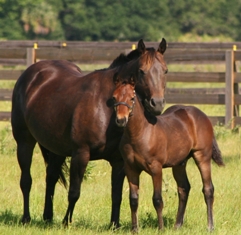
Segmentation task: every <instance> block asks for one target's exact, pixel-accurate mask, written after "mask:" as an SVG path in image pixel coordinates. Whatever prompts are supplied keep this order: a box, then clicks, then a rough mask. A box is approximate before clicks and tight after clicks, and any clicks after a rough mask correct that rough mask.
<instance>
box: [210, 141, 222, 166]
mask: <svg viewBox="0 0 241 235" xmlns="http://www.w3.org/2000/svg"><path fill="white" fill-rule="evenodd" d="M212 159H213V161H214V162H216V163H217V164H218V166H225V164H224V162H223V159H222V154H221V151H220V149H219V147H218V143H217V141H216V139H215V138H213V154H212Z"/></svg>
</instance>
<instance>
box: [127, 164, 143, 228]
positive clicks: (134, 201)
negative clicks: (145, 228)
mask: <svg viewBox="0 0 241 235" xmlns="http://www.w3.org/2000/svg"><path fill="white" fill-rule="evenodd" d="M125 173H126V176H127V179H128V182H129V188H130V193H129V200H130V208H131V221H132V229H131V230H132V232H134V233H135V232H138V218H137V209H138V198H139V176H140V172H139V171H135V170H133V169H132V167H130V166H129V165H127V164H125Z"/></svg>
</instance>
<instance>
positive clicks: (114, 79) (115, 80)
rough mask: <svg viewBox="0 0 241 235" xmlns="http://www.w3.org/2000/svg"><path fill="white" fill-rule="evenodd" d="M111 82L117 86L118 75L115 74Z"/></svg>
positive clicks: (118, 81)
mask: <svg viewBox="0 0 241 235" xmlns="http://www.w3.org/2000/svg"><path fill="white" fill-rule="evenodd" d="M113 82H114V83H115V85H117V84H118V83H120V79H119V77H118V73H115V74H114V76H113Z"/></svg>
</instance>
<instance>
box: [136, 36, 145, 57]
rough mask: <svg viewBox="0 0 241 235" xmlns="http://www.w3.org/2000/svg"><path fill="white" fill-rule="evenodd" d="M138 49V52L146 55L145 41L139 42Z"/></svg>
mask: <svg viewBox="0 0 241 235" xmlns="http://www.w3.org/2000/svg"><path fill="white" fill-rule="evenodd" d="M137 49H138V51H139V52H140V53H141V54H144V52H145V51H146V46H145V44H144V42H143V39H141V40H140V41H139V42H138V45H137Z"/></svg>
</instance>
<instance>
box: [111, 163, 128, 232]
mask: <svg viewBox="0 0 241 235" xmlns="http://www.w3.org/2000/svg"><path fill="white" fill-rule="evenodd" d="M110 164H111V166H112V171H111V199H112V211H111V221H110V222H111V225H113V226H114V227H115V228H118V227H120V206H121V201H122V188H123V182H124V178H125V172H124V161H123V160H122V159H121V160H120V161H118V162H110Z"/></svg>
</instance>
